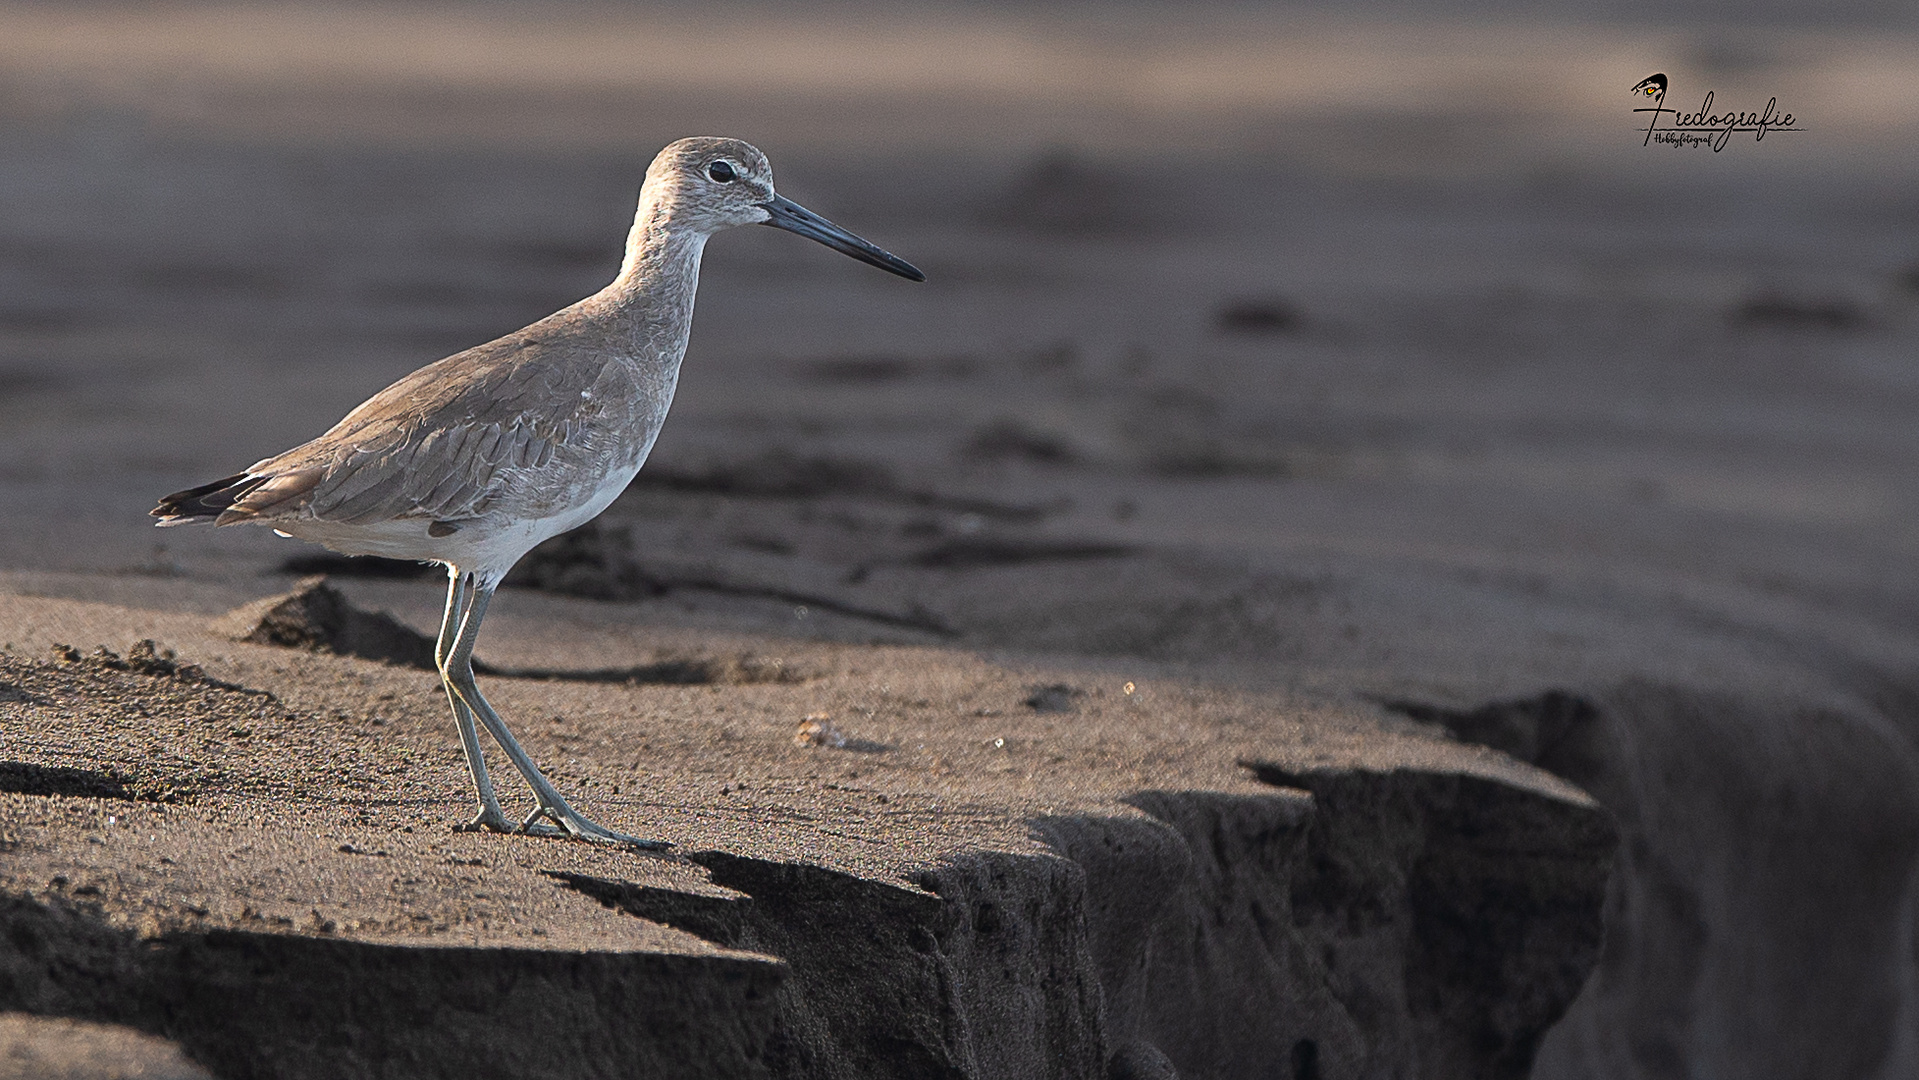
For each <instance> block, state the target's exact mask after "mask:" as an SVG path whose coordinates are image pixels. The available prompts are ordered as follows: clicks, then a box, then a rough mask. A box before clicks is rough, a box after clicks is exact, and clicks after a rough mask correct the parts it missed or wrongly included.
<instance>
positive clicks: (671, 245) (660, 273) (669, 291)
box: [595, 192, 708, 359]
mask: <svg viewBox="0 0 1919 1080" xmlns="http://www.w3.org/2000/svg"><path fill="white" fill-rule="evenodd" d="M650 194H651V192H646V193H643V195H642V198H641V200H640V209H639V213H638V214H637V215H635V217H634V219H633V231H632V232H631V233H629V234H627V238H626V259H625V261H624V262H623V263H622V264H621V266H620V276H619V277H617V278H614V279H613V283H612V284H611V285H608V286H607V287H606V288H605V289H604V290H602V291H601V293H600V295H599V297H596V298H595V299H598V300H601V301H603V302H604V303H605V304H606V305H607V308H608V311H607V314H609V315H611V316H613V317H614V318H615V319H616V320H617V321H618V322H620V323H621V324H623V326H624V327H625V329H627V331H628V332H630V333H631V334H632V335H633V336H634V338H635V344H636V345H640V346H643V347H646V348H648V349H649V350H650V351H654V352H656V353H659V352H671V353H672V354H673V355H674V358H675V359H677V358H678V354H679V353H680V352H681V351H683V350H684V349H685V347H686V335H687V331H688V329H689V328H690V327H691V325H692V322H693V294H694V292H695V290H696V289H698V287H699V283H700V253H701V252H702V251H704V250H705V248H706V238H707V236H708V233H707V232H706V231H705V230H703V229H697V228H692V227H689V226H687V225H685V224H682V223H679V222H676V221H674V220H673V219H672V218H671V216H670V215H668V214H667V213H666V212H665V211H664V210H663V209H662V208H661V206H660V205H659V203H658V202H657V201H656V200H654V199H651V198H647V197H646V195H650Z"/></svg>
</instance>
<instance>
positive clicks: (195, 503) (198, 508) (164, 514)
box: [148, 473, 268, 525]
mask: <svg viewBox="0 0 1919 1080" xmlns="http://www.w3.org/2000/svg"><path fill="white" fill-rule="evenodd" d="M267 480H268V477H265V476H249V475H247V474H246V473H234V474H233V475H232V476H227V477H222V478H221V479H218V480H215V481H214V482H213V483H211V484H201V485H200V486H199V487H195V488H188V489H186V490H185V491H176V492H174V493H173V494H171V495H168V496H166V497H165V498H162V499H161V500H160V505H158V506H156V507H154V508H153V509H152V510H150V511H148V513H151V514H152V515H153V516H154V517H157V518H159V519H160V520H159V522H158V524H160V525H194V524H198V523H200V522H203V521H212V520H214V519H215V518H218V517H219V516H220V515H221V514H224V513H226V512H227V510H229V509H230V508H231V507H232V506H233V504H234V503H236V502H239V501H240V500H241V499H244V498H246V497H247V495H248V494H250V493H251V492H252V491H253V489H254V488H257V487H259V486H260V485H261V484H264V483H266V482H267Z"/></svg>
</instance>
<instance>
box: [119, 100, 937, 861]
mask: <svg viewBox="0 0 1919 1080" xmlns="http://www.w3.org/2000/svg"><path fill="white" fill-rule="evenodd" d="M754 224H760V225H772V226H774V227H776V228H781V229H786V230H788V231H789V232H794V233H798V234H799V235H801V236H804V237H807V238H809V239H812V240H817V241H819V242H820V243H822V244H825V245H826V246H827V247H830V248H832V249H834V250H835V251H840V252H844V253H845V254H847V255H851V256H852V257H853V258H856V259H859V260H861V261H862V262H867V263H871V264H872V265H874V266H877V267H879V268H880V269H882V270H888V271H891V272H893V273H895V274H898V275H900V276H901V277H904V278H909V279H911V280H913V281H924V280H926V276H925V275H924V274H922V273H920V272H919V270H918V269H916V268H914V266H913V265H912V264H911V263H908V262H906V261H905V260H903V259H900V258H898V257H897V256H894V255H892V254H889V253H887V252H885V251H882V250H880V249H879V248H877V247H874V246H873V245H872V244H869V243H867V242H866V241H865V240H862V239H860V238H859V237H857V236H855V235H853V234H852V233H850V232H847V231H846V230H845V229H842V228H840V227H839V226H837V225H835V224H833V223H832V222H830V221H828V220H826V219H825V218H823V217H820V216H819V215H818V214H815V213H813V212H812V211H810V210H807V209H806V208H804V207H802V206H800V205H799V204H798V203H795V202H793V201H791V200H789V199H786V198H784V197H782V196H780V195H778V194H775V193H774V191H773V170H772V167H771V166H770V165H769V164H767V160H766V155H764V154H762V153H760V151H759V150H758V149H756V148H754V147H753V146H750V145H748V144H747V143H744V142H741V141H739V140H738V139H718V138H693V139H681V140H680V141H678V142H676V143H673V144H672V145H670V146H668V147H667V148H666V149H664V150H662V151H660V154H659V156H658V157H656V158H654V159H653V164H652V165H651V166H649V167H648V168H647V170H646V181H645V183H644V184H643V185H642V186H641V188H640V205H639V211H638V213H637V214H636V215H635V216H634V219H633V229H632V231H631V232H630V233H628V235H627V241H626V257H625V261H624V262H623V263H622V265H621V267H620V273H619V276H618V277H616V278H614V279H613V283H612V284H610V285H608V286H607V287H606V288H604V289H601V290H600V291H599V292H597V293H595V294H593V295H592V296H589V297H587V298H586V299H584V300H582V301H580V302H579V303H577V304H574V305H573V306H571V307H568V308H565V309H563V310H561V311H558V312H555V313H554V314H552V315H549V316H547V317H546V318H544V319H541V320H540V321H539V322H536V323H534V324H533V325H531V326H528V327H526V328H524V329H521V330H516V331H514V332H513V333H511V334H508V335H506V336H505V337H502V338H499V339H498V340H495V341H490V342H488V343H486V344H484V345H480V346H478V347H476V348H472V349H468V350H466V351H465V352H461V353H455V354H454V355H452V356H449V357H447V358H446V359H444V360H440V361H437V362H435V363H432V364H428V365H427V366H426V367H423V368H421V369H419V370H418V371H415V372H414V373H413V374H411V375H408V376H406V377H405V378H402V379H401V380H399V381H398V382H396V383H394V384H393V385H391V386H389V387H387V388H386V389H384V390H382V391H380V392H379V393H377V394H375V395H373V396H372V397H371V398H368V399H367V400H366V402H365V403H363V404H362V405H360V407H359V408H356V409H354V410H353V411H352V412H350V413H348V414H347V415H346V418H345V419H343V420H341V421H340V422H339V423H337V424H335V425H334V426H333V428H332V429H331V430H329V431H328V432H327V433H326V434H324V435H321V436H320V437H319V438H317V439H314V440H313V441H311V442H308V443H303V444H301V445H299V446H296V447H294V448H293V449H291V450H288V451H287V452H285V453H283V454H278V455H275V456H273V457H270V458H267V459H265V460H263V461H259V462H256V463H254V464H253V465H252V466H250V467H249V468H248V469H247V470H246V471H245V472H240V473H235V474H233V475H232V476H227V477H222V478H221V479H219V480H215V481H214V482H212V483H210V484H202V485H201V486H199V487H196V488H189V489H187V490H186V491H178V492H175V493H173V494H171V495H168V496H167V497H165V498H164V499H161V500H160V505H159V506H158V507H156V508H155V509H154V510H153V512H152V513H153V516H155V517H157V518H159V519H160V521H159V524H161V525H185V524H191V523H196V522H207V521H211V522H213V523H214V524H215V525H242V524H260V525H267V526H270V527H271V528H273V529H274V530H275V531H276V532H278V533H280V534H281V535H283V536H294V537H299V538H300V539H303V540H312V541H317V542H318V543H320V544H324V545H325V546H327V547H329V548H332V549H333V550H334V551H338V552H342V553H344V554H348V555H382V556H385V557H387V558H393V559H414V560H418V561H421V562H432V563H439V564H442V565H444V566H445V567H446V568H447V579H448V584H447V595H446V614H445V616H444V617H443V618H442V619H441V621H440V633H439V641H438V644H437V646H436V648H435V652H434V655H435V658H436V663H437V665H438V667H439V670H440V680H441V683H442V685H443V686H444V688H445V690H446V696H447V700H448V702H450V703H451V705H452V706H453V720H454V723H455V724H456V725H457V726H458V728H459V732H460V745H461V747H462V748H463V749H464V750H465V752H466V764H467V770H468V772H469V773H470V774H471V775H472V778H473V787H474V789H475V792H476V793H477V795H478V798H479V804H480V811H479V814H478V816H476V817H475V818H474V819H473V820H472V821H471V822H469V823H466V824H465V825H462V826H460V828H462V829H464V830H470V831H477V830H481V829H486V830H491V831H494V832H523V833H537V834H540V835H554V836H572V837H577V838H580V839H586V840H597V841H603V842H607V843H616V844H627V845H632V846H636V847H641V848H665V847H670V846H671V845H670V844H667V843H665V842H662V841H655V840H640V839H637V838H635V837H632V836H628V835H626V834H624V833H619V832H615V831H613V830H612V829H608V828H606V827H604V826H602V825H599V824H596V823H594V822H593V821H591V820H588V819H587V818H586V817H585V816H584V815H582V814H581V813H580V812H579V811H577V810H575V809H574V808H573V807H572V806H571V805H570V804H568V803H567V801H566V799H565V798H563V797H562V796H561V795H560V793H559V792H558V791H557V790H555V789H554V787H553V785H552V784H551V783H550V782H548V780H547V778H546V777H545V776H544V775H543V774H542V773H541V772H540V769H539V766H538V765H536V764H535V763H534V761H533V758H532V757H531V756H530V755H529V754H527V752H526V751H525V750H524V749H522V748H521V747H520V744H519V743H518V742H517V741H516V740H515V739H514V738H513V734H512V733H511V732H510V731H508V730H507V727H506V723H505V722H504V721H502V720H501V719H500V715H499V713H497V712H495V711H494V710H493V707H492V706H491V705H489V704H487V701H486V698H485V697H484V696H483V695H482V694H481V693H480V688H479V686H478V685H477V684H476V683H475V682H474V678H473V642H474V638H475V637H477V636H478V634H479V632H480V622H481V620H482V619H484V618H485V617H486V609H487V604H488V602H489V601H490V600H491V599H492V597H493V590H494V589H495V588H496V587H497V586H498V585H499V583H500V579H501V578H503V577H505V576H506V572H507V571H508V570H509V569H511V568H512V566H513V564H514V563H516V562H518V561H519V560H520V557H521V556H523V555H525V554H526V553H527V552H528V551H531V550H532V549H533V547H534V546H535V545H537V544H539V543H540V542H541V541H542V540H545V539H547V538H548V537H551V536H556V535H558V534H560V533H562V532H565V531H566V530H568V529H572V528H575V527H577V526H579V525H582V524H585V523H586V522H587V521H589V520H591V519H592V518H593V517H595V516H596V515H598V514H599V513H600V511H602V510H605V509H606V507H607V505H608V504H610V503H611V502H612V501H613V500H614V498H616V497H617V496H618V495H619V494H620V492H621V491H623V490H625V489H626V486H627V485H628V484H629V483H631V482H632V480H633V477H634V474H635V473H637V472H639V469H640V465H641V463H643V462H644V461H645V460H646V455H647V453H648V451H650V450H651V449H652V448H653V441H654V439H655V438H657V437H658V435H659V433H660V426H661V424H662V423H664V422H665V420H666V412H667V407H668V406H669V405H671V404H672V402H673V388H674V385H675V383H676V382H677V381H678V378H679V371H680V360H681V358H682V357H683V356H685V354H686V341H687V334H688V331H689V330H690V328H691V325H692V321H693V293H694V289H695V288H696V286H697V285H698V283H699V272H700V254H701V252H702V251H703V250H704V249H705V247H706V241H707V238H708V237H711V236H712V235H713V234H714V233H716V232H719V231H720V230H722V229H729V228H732V227H734V226H736V225H754ZM475 717H478V718H479V721H480V723H481V724H482V725H484V726H485V727H486V730H487V732H488V733H489V734H491V735H492V736H493V738H494V741H496V742H498V743H499V745H500V749H501V750H503V751H504V752H505V753H506V756H507V758H508V760H510V761H512V763H513V766H514V768H515V769H517V770H518V771H519V773H520V775H521V776H523V777H525V779H526V782H527V784H528V786H530V787H531V788H532V789H533V795H534V799H535V801H536V803H537V805H536V806H535V807H534V809H533V812H532V813H531V814H530V815H529V816H527V818H526V819H525V820H524V821H520V822H519V823H517V824H515V823H514V822H513V821H512V820H510V819H509V818H508V817H507V816H506V814H505V812H504V811H503V810H502V809H501V807H500V800H499V798H498V796H497V795H496V794H495V793H494V790H493V783H492V781H491V780H490V779H489V778H488V776H487V770H486V757H485V755H484V753H483V752H482V750H481V747H480V738H479V733H478V731H477V730H476V729H475V727H474V723H473V722H474V718H475ZM542 819H545V820H544V821H543V820H542Z"/></svg>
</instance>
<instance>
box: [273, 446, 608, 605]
mask: <svg viewBox="0 0 1919 1080" xmlns="http://www.w3.org/2000/svg"><path fill="white" fill-rule="evenodd" d="M639 471H640V470H639V466H638V465H635V466H633V467H632V468H629V469H621V470H618V471H616V472H613V473H611V474H609V475H608V476H606V477H605V478H604V479H602V480H601V481H600V484H599V486H598V487H597V488H595V489H594V490H593V493H592V495H591V497H589V498H588V499H587V500H586V501H584V502H582V503H580V504H578V505H577V506H575V507H573V508H572V509H570V510H566V511H563V512H561V513H558V514H554V515H552V516H551V517H542V518H480V519H478V520H474V521H466V522H461V523H459V528H458V529H457V530H455V531H454V532H453V533H452V534H450V535H448V536H432V535H430V534H429V533H428V532H427V529H428V528H429V527H430V526H431V525H432V524H433V521H432V519H430V518H426V517H406V518H393V519H390V520H387V521H381V522H374V523H368V524H360V525H346V524H340V523H335V522H329V521H322V520H315V519H306V520H303V521H275V522H272V523H271V524H273V525H274V526H275V527H277V528H279V529H281V530H284V531H285V532H287V533H291V534H292V535H294V536H297V537H299V538H300V539H302V540H312V541H314V542H316V543H320V544H324V545H326V546H327V547H329V548H332V549H333V550H335V551H339V552H343V553H345V554H348V555H380V556H384V557H386V558H389V559H415V560H419V561H422V562H441V563H447V564H449V565H451V566H453V567H456V568H457V569H459V570H461V571H465V572H473V573H477V574H480V575H481V576H483V577H488V576H490V577H493V578H495V579H497V578H499V577H502V576H504V575H505V574H506V572H507V571H508V570H509V569H511V568H512V566H513V564H514V563H516V562H519V561H520V558H521V556H523V555H525V554H526V553H527V552H529V551H531V550H533V549H534V548H535V547H537V546H539V544H540V543H541V542H542V541H544V540H547V539H549V538H551V537H554V536H558V535H559V534H561V533H563V532H566V531H567V530H568V529H576V528H579V527H580V526H581V525H584V524H586V523H587V522H589V521H591V520H593V519H594V518H596V517H598V516H599V515H600V513H601V511H603V510H605V509H606V508H607V507H608V506H610V505H612V503H613V500H614V499H617V498H619V497H620V493H621V492H623V491H625V490H626V488H627V485H629V484H631V483H632V482H633V477H634V476H635V475H636V474H638V472H639Z"/></svg>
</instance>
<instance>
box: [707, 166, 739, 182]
mask: <svg viewBox="0 0 1919 1080" xmlns="http://www.w3.org/2000/svg"><path fill="white" fill-rule="evenodd" d="M706 175H708V176H710V177H712V178H713V182H714V183H716V184H730V183H732V182H733V178H734V177H735V176H736V175H738V174H736V173H735V172H734V171H733V165H732V163H731V162H726V161H716V162H714V163H713V164H711V165H708V166H707V167H706Z"/></svg>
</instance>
